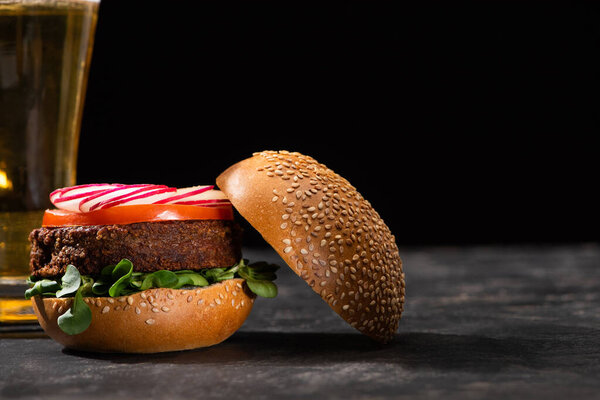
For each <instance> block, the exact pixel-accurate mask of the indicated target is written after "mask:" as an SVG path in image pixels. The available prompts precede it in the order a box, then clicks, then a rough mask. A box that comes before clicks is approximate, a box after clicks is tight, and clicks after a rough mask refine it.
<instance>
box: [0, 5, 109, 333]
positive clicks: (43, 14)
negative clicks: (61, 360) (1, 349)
mask: <svg viewBox="0 0 600 400" xmlns="http://www.w3.org/2000/svg"><path fill="white" fill-rule="evenodd" d="M98 6H99V0H71V1H69V0H0V324H10V323H17V322H27V321H35V316H34V315H33V311H32V310H31V306H30V303H29V301H25V299H24V297H23V295H24V290H25V289H26V287H27V286H26V284H25V280H26V278H27V276H28V275H29V251H30V244H29V239H28V235H29V232H30V231H31V230H33V229H34V228H36V227H39V226H40V225H41V220H42V215H43V210H44V209H46V208H48V207H50V206H51V204H50V203H49V198H48V196H49V194H50V192H51V191H52V190H54V189H55V188H58V187H63V186H71V185H74V184H75V181H76V162H77V150H78V143H79V133H80V132H79V131H80V126H81V116H82V111H83V103H84V97H85V90H86V83H87V77H88V71H89V66H90V59H91V55H92V48H93V39H94V33H95V28H96V21H97V16H98Z"/></svg>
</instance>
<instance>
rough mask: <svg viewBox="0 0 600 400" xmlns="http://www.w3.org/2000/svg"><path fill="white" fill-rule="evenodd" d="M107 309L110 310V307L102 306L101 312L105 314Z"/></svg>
mask: <svg viewBox="0 0 600 400" xmlns="http://www.w3.org/2000/svg"><path fill="white" fill-rule="evenodd" d="M109 311H110V307H109V306H104V308H103V309H102V314H106V313H107V312H109Z"/></svg>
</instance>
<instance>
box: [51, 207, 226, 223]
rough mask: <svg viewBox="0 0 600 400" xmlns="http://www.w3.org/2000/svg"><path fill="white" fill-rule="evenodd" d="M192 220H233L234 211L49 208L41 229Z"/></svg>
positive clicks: (223, 209) (214, 208)
mask: <svg viewBox="0 0 600 400" xmlns="http://www.w3.org/2000/svg"><path fill="white" fill-rule="evenodd" d="M193 219H225V220H232V219H233V209H232V207H231V205H226V206H216V207H214V206H212V207H206V206H204V207H203V206H189V205H176V204H136V205H129V206H118V207H111V208H105V209H102V210H95V211H90V212H86V213H81V212H74V211H67V210H60V209H52V210H46V212H45V213H44V218H43V219H42V226H46V227H54V226H79V225H123V224H132V223H135V222H156V221H173V220H193Z"/></svg>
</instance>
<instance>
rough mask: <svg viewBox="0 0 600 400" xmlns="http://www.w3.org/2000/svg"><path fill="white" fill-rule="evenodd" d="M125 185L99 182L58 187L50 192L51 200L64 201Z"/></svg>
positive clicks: (53, 201)
mask: <svg viewBox="0 0 600 400" xmlns="http://www.w3.org/2000/svg"><path fill="white" fill-rule="evenodd" d="M119 186H124V185H121V184H108V183H99V184H90V185H78V186H71V187H66V188H62V189H57V190H55V191H53V192H52V193H50V201H51V202H52V204H54V203H55V202H58V203H60V202H63V201H68V200H71V199H76V198H81V197H85V196H87V195H89V194H91V193H97V192H100V191H103V190H107V189H112V188H114V187H119Z"/></svg>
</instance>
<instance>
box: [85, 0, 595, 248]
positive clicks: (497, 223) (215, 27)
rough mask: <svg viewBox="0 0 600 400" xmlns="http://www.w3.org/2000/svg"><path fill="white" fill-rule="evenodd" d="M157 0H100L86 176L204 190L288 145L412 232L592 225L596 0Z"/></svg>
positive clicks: (586, 232)
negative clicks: (244, 162)
mask: <svg viewBox="0 0 600 400" xmlns="http://www.w3.org/2000/svg"><path fill="white" fill-rule="evenodd" d="M158 4H159V3H158V2H148V1H137V0H135V1H133V0H128V1H117V0H102V3H101V6H100V15H99V21H98V27H97V32H96V42H95V47H94V54H93V58H92V67H91V70H90V79H89V85H88V91H87V98H86V104H85V109H84V117H83V124H82V136H81V141H80V153H79V162H78V168H79V169H78V183H90V182H122V183H141V182H149V183H162V184H168V185H174V186H190V185H196V184H210V183H214V179H215V177H216V176H217V175H218V174H219V173H220V172H221V171H223V170H224V169H226V168H227V167H228V166H229V165H231V164H233V163H235V162H237V161H239V160H241V159H243V158H246V157H248V156H250V155H251V154H252V152H254V151H260V150H265V149H270V150H280V149H285V150H290V151H300V152H302V153H305V154H308V155H311V156H313V157H315V158H316V159H317V160H318V161H320V162H322V163H324V164H326V165H327V166H329V167H330V168H332V169H333V170H335V171H336V172H338V173H340V174H341V175H343V176H344V177H346V178H347V179H348V180H349V181H350V182H351V183H352V184H353V185H354V186H356V187H357V188H358V190H359V191H360V192H361V193H362V194H363V196H364V197H366V198H367V199H368V200H369V201H370V202H371V203H372V204H373V206H374V207H375V209H377V211H378V212H379V213H380V214H381V216H382V217H383V219H384V220H385V221H386V222H387V223H388V225H389V226H390V228H391V229H392V231H393V233H394V234H395V235H396V237H397V241H398V243H399V244H400V245H419V244H463V243H484V244H485V243H548V242H551V243H558V242H574V241H575V242H578V241H595V240H597V239H598V235H597V228H596V226H597V211H596V205H597V204H598V203H597V202H596V201H595V199H593V194H594V192H595V188H596V187H597V186H598V178H597V171H598V167H597V162H596V154H597V150H598V146H597V145H596V144H595V138H596V137H597V136H598V133H599V129H598V128H599V127H600V126H599V125H600V124H599V122H600V121H599V111H598V110H599V105H600V104H599V101H598V99H599V93H600V91H599V89H600V87H599V84H598V83H599V73H600V72H599V71H600V69H599V67H600V63H599V62H598V61H599V51H600V23H599V22H598V21H600V3H594V2H566V1H565V2H553V1H547V2H543V1H539V2H538V1H525V2H523V1H519V2H517V1H515V2H513V1H497V2H494V1H489V2H476V1H473V2H470V1H458V2H446V1H444V2H432V1H419V2H380V1H375V2H373V1H364V2H361V1H357V2H351V1H344V2H340V1H324V2H312V1H302V2H298V1H283V2H276V1H266V2H265V1H260V2H259V1H244V2H231V1H200V2H191V1H190V2H185V1H180V0H170V1H169V2H161V3H160V4H162V6H159V5H158ZM247 241H248V242H249V243H250V244H252V243H260V239H259V238H258V237H257V236H256V234H255V232H250V233H249V235H248V236H247Z"/></svg>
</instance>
